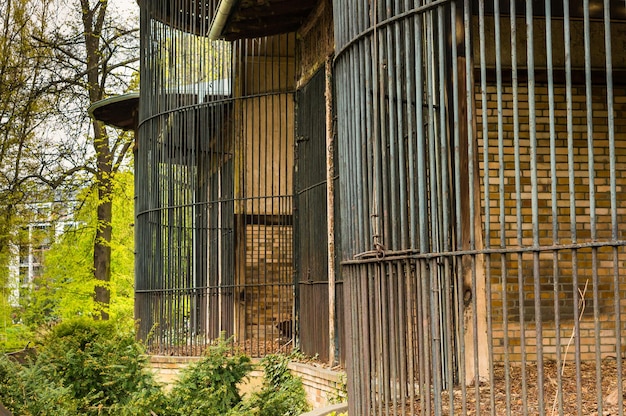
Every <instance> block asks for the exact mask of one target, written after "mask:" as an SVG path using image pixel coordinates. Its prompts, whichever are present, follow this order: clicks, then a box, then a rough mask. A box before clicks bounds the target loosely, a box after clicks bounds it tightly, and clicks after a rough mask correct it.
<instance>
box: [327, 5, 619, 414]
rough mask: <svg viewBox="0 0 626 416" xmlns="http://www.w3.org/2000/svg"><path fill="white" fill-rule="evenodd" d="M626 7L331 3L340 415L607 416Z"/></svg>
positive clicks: (615, 356)
mask: <svg viewBox="0 0 626 416" xmlns="http://www.w3.org/2000/svg"><path fill="white" fill-rule="evenodd" d="M625 7H626V5H625V3H624V2H618V1H604V2H600V1H569V2H568V1H549V0H547V1H499V0H495V1H487V0H474V1H470V0H467V1H451V0H440V1H398V0H376V1H360V0H357V1H350V2H346V1H343V2H340V1H336V2H334V29H335V44H336V58H335V81H336V83H335V86H336V89H337V114H338V117H337V120H338V121H337V122H338V142H339V146H340V147H339V158H340V164H339V165H340V172H339V174H340V194H341V215H342V250H341V251H342V267H343V272H342V273H343V277H344V297H345V305H346V307H345V311H346V319H347V322H346V325H347V331H348V332H347V335H346V337H347V339H350V340H352V341H351V342H349V343H348V344H347V349H348V351H347V358H346V361H347V362H348V363H349V365H348V366H347V371H348V386H349V393H348V397H349V400H350V414H357V415H369V414H372V415H383V414H384V415H396V414H409V415H417V414H435V415H441V414H450V415H452V414H492V415H496V414H497V415H501V414H525V415H527V414H533V415H534V414H546V413H548V414H556V413H558V414H591V413H593V414H595V412H597V414H602V412H603V411H609V412H615V413H611V414H617V413H619V414H623V412H624V410H623V407H624V406H623V400H622V399H621V397H622V394H623V388H622V381H623V373H622V371H623V370H622V369H623V361H622V360H623V359H622V355H623V348H624V339H623V331H622V326H623V324H622V322H623V319H622V318H623V317H624V313H625V312H626V309H625V307H624V302H623V300H622V299H623V298H624V290H625V289H626V284H625V283H624V282H623V278H622V277H621V276H622V275H623V268H624V260H625V254H624V243H625V241H624V233H625V231H626V228H625V227H624V225H623V224H624V220H625V217H624V216H625V214H626V199H625V198H623V196H622V195H623V194H622V192H623V187H624V186H625V185H626V182H625V179H624V178H625V176H624V174H623V173H624V168H625V167H626V165H625V164H624V163H625V162H626V158H625V157H626V153H625V152H624V143H625V139H626V126H624V120H625V119H626V106H625V103H626V101H625V100H624V97H625V96H626V90H625V89H624V80H625V79H626V78H624V74H625V73H624V70H625V69H626V60H625V59H624V54H623V42H624V40H626V24H625V23H626V22H625V21H624V17H625V13H626V11H625ZM348 219H349V220H348ZM612 394H613V395H614V399H611V397H612V396H611V395H612Z"/></svg>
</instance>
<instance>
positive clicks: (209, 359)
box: [168, 336, 252, 416]
mask: <svg viewBox="0 0 626 416" xmlns="http://www.w3.org/2000/svg"><path fill="white" fill-rule="evenodd" d="M251 370H252V363H251V360H250V358H249V357H247V356H245V355H243V354H230V346H229V341H227V340H225V339H224V337H223V336H222V337H221V338H220V339H219V340H217V341H216V343H215V344H214V345H212V346H211V347H209V348H208V350H207V352H206V356H205V357H204V358H203V359H202V360H201V361H199V362H197V363H195V364H192V365H190V366H189V367H187V368H186V369H185V370H183V372H182V374H181V378H180V380H179V381H178V383H177V384H176V385H175V386H174V388H173V389H172V392H171V394H170V397H169V413H168V414H170V415H181V416H188V415H189V416H194V415H198V416H200V415H202V416H205V415H206V416H213V415H215V416H221V415H225V414H226V413H227V412H228V411H229V410H230V409H232V408H233V407H235V406H236V405H237V404H239V403H240V402H241V396H240V395H239V390H238V388H237V385H238V384H239V383H240V382H241V381H243V380H244V379H245V378H246V377H247V375H248V373H250V371H251Z"/></svg>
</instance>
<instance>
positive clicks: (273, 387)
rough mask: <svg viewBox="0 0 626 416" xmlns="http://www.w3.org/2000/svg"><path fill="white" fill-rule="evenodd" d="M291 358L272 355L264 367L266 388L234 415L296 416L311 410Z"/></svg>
mask: <svg viewBox="0 0 626 416" xmlns="http://www.w3.org/2000/svg"><path fill="white" fill-rule="evenodd" d="M288 362H289V358H288V357H286V356H284V355H268V356H267V357H265V358H264V359H263V360H262V361H261V364H262V365H263V369H264V372H265V375H264V377H263V388H262V389H261V391H260V392H258V393H254V394H253V395H252V397H251V398H250V399H249V400H246V401H245V402H244V403H242V405H240V406H239V407H238V408H237V409H235V412H238V413H234V412H232V413H231V414H233V415H234V414H241V415H257V416H296V415H300V414H301V413H304V412H306V411H308V410H310V406H309V404H308V402H307V400H306V393H305V391H304V387H303V385H302V380H300V378H298V377H295V376H293V375H292V374H291V372H290V371H289V368H288V367H287V364H288Z"/></svg>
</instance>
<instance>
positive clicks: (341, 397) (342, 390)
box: [328, 373, 348, 404]
mask: <svg viewBox="0 0 626 416" xmlns="http://www.w3.org/2000/svg"><path fill="white" fill-rule="evenodd" d="M336 387H337V392H336V393H335V394H334V395H332V396H331V397H329V399H328V402H329V403H330V404H338V403H345V402H346V401H347V400H348V380H347V378H346V375H345V373H342V374H341V375H340V376H339V381H338V383H337V385H336Z"/></svg>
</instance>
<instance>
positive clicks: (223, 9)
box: [208, 0, 238, 40]
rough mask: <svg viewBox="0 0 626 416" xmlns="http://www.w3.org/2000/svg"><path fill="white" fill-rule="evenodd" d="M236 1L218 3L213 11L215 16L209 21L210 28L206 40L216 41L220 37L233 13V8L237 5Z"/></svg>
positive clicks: (222, 0)
mask: <svg viewBox="0 0 626 416" xmlns="http://www.w3.org/2000/svg"><path fill="white" fill-rule="evenodd" d="M237 1H238V0H220V3H219V5H218V7H217V10H216V11H215V15H214V16H213V19H212V20H211V26H210V28H209V34H208V38H209V39H210V40H217V39H219V37H220V36H221V35H222V31H223V30H224V27H225V26H226V23H227V22H228V18H229V17H230V14H231V13H232V11H233V8H234V7H235V5H236V4H237Z"/></svg>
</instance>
